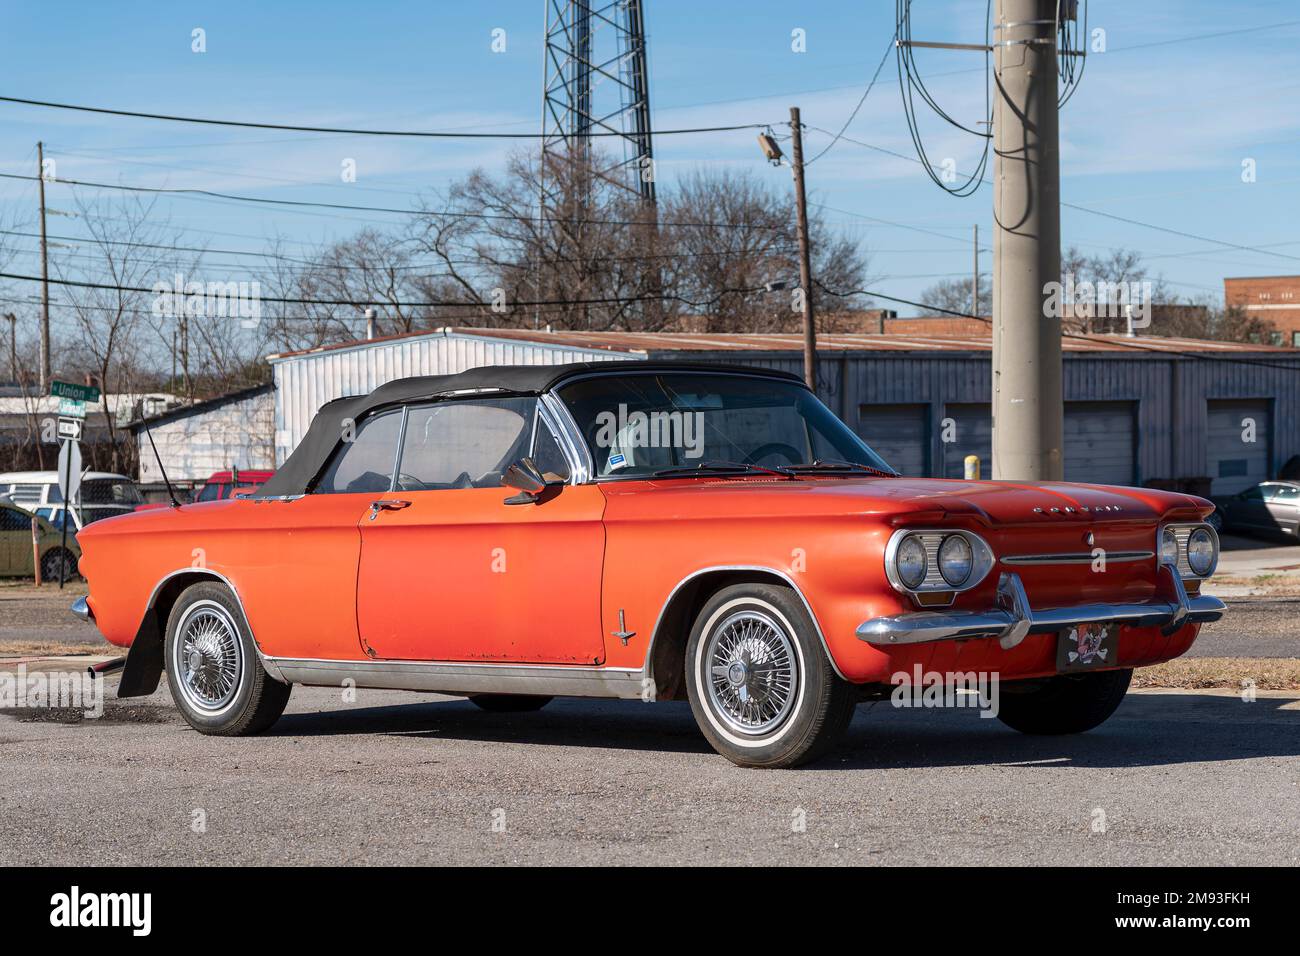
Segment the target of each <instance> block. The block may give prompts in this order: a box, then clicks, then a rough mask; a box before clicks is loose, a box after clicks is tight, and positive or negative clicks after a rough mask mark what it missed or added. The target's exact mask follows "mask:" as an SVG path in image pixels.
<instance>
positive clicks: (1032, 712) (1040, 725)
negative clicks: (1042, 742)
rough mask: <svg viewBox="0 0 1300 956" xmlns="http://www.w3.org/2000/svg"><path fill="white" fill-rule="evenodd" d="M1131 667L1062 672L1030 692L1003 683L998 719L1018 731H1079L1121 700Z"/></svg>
mask: <svg viewBox="0 0 1300 956" xmlns="http://www.w3.org/2000/svg"><path fill="white" fill-rule="evenodd" d="M1132 677H1133V671H1132V670H1122V671H1098V672H1097V673H1095V674H1063V675H1061V676H1059V677H1053V678H1051V679H1050V680H1047V681H1044V682H1043V683H1042V684H1041V686H1038V687H1037V688H1036V689H1034V690H1031V691H1025V692H1019V691H1016V689H1015V688H1014V687H1008V686H1005V685H1004V686H1003V688H1002V693H1001V695H1000V696H1001V700H1000V701H999V705H998V719H999V720H1001V721H1002V722H1003V723H1004V724H1006V725H1007V726H1008V727H1012V728H1014V729H1015V730H1018V731H1020V732H1021V733H1022V734H1081V733H1083V732H1084V731H1085V730H1092V728H1094V727H1096V726H1098V725H1100V724H1102V723H1104V722H1105V721H1106V719H1107V718H1108V717H1110V715H1111V714H1113V713H1115V711H1116V709H1117V708H1118V707H1119V705H1120V704H1121V703H1123V701H1124V695H1125V694H1126V693H1127V692H1128V684H1129V681H1130V680H1131V679H1132Z"/></svg>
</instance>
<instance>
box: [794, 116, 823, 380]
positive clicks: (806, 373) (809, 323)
mask: <svg viewBox="0 0 1300 956" xmlns="http://www.w3.org/2000/svg"><path fill="white" fill-rule="evenodd" d="M790 133H791V137H792V139H791V143H790V172H791V173H792V174H793V175H794V201H795V206H796V211H797V214H798V222H799V288H800V289H801V290H803V378H804V381H805V382H807V383H808V387H809V388H810V389H812V390H813V391H814V392H816V391H817V326H816V324H815V317H814V315H813V289H812V282H813V280H812V257H811V255H810V254H809V251H808V194H807V193H806V192H805V191H804V182H803V125H802V124H801V123H800V122H799V107H797V106H792V107H790Z"/></svg>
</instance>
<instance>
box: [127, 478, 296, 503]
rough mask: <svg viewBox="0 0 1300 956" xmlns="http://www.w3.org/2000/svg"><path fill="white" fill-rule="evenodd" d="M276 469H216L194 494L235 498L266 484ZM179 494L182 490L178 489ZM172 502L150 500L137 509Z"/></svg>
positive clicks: (207, 498)
mask: <svg viewBox="0 0 1300 956" xmlns="http://www.w3.org/2000/svg"><path fill="white" fill-rule="evenodd" d="M273 474H275V472H274V471H254V470H251V469H250V470H246V471H245V470H232V471H214V472H213V473H212V474H211V476H210V477H209V478H208V480H207V481H205V482H204V483H203V485H202V487H200V488H199V491H198V493H197V494H196V495H195V496H194V499H193V500H194V501H196V502H198V501H224V500H225V499H227V498H233V497H234V496H235V495H245V494H252V493H253V492H255V491H256V490H257V489H258V488H261V487H262V485H264V484H265V483H266V481H267V479H268V478H270V477H271V476H272V475H273ZM178 494H180V492H179V491H178ZM169 504H171V502H169V501H150V502H146V503H145V504H142V505H136V506H135V510H136V511H152V510H154V509H156V508H166V507H167V506H168V505H169Z"/></svg>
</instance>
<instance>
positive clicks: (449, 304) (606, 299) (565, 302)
mask: <svg viewBox="0 0 1300 956" xmlns="http://www.w3.org/2000/svg"><path fill="white" fill-rule="evenodd" d="M0 279H14V280H17V281H20V282H40V281H41V278H40V276H28V275H20V274H18V273H12V272H0ZM49 281H50V284H51V285H61V286H71V287H73V288H79V289H99V290H103V291H106V292H136V293H142V294H148V295H158V294H159V290H157V289H155V288H144V287H142V286H128V285H118V284H114V283H102V282H83V281H80V280H76V279H54V278H52V279H50V280H49ZM171 291H172V292H173V293H174V294H176V295H184V294H185V293H184V290H183V289H178V290H171ZM766 291H767V288H766V287H765V286H756V287H753V288H737V289H723V290H721V291H720V292H718V293H717V294H716V295H714V296H712V297H711V298H708V299H705V300H703V301H696V300H693V299H688V298H686V297H685V296H682V295H677V294H676V293H663V294H659V295H637V296H602V297H599V298H594V299H540V300H536V301H531V302H511V303H509V304H510V307H511V308H531V307H533V306H547V305H553V306H561V307H568V306H575V305H630V304H632V303H635V302H670V301H673V302H681V303H683V304H684V305H689V306H691V307H692V308H697V309H698V308H704V307H705V306H709V305H714V304H716V303H717V302H718V301H720V300H721V299H722V298H724V297H725V296H728V295H752V294H754V293H757V292H766ZM257 300H258V301H259V302H270V303H274V304H276V305H330V306H347V307H350V308H356V307H358V306H380V307H383V308H393V309H402V308H406V309H420V308H439V309H441V308H462V309H483V308H489V307H490V305H491V304H490V303H487V302H465V301H463V300H456V299H433V300H429V301H425V302H393V301H391V300H384V299H360V298H357V299H309V298H292V297H287V296H263V295H259V296H258V297H257Z"/></svg>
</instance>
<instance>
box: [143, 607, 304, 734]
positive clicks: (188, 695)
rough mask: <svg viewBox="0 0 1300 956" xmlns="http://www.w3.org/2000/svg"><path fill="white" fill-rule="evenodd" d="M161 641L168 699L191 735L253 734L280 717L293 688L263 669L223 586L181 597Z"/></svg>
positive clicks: (242, 621) (242, 619)
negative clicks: (194, 733)
mask: <svg viewBox="0 0 1300 956" xmlns="http://www.w3.org/2000/svg"><path fill="white" fill-rule="evenodd" d="M164 641H165V643H164V645H163V647H164V653H165V660H166V666H167V684H168V686H169V687H170V689H171V694H172V699H173V700H174V701H175V702H176V707H177V708H178V709H179V710H180V712H181V715H182V716H183V717H184V718H185V720H186V722H187V723H189V725H190V726H191V727H193V728H194V729H195V730H197V731H199V732H200V733H204V734H212V735H214V736H221V737H242V736H245V735H249V734H258V733H261V732H262V731H264V730H266V729H267V728H269V727H270V726H271V725H272V724H274V723H275V722H276V721H277V720H278V719H279V717H280V715H281V714H282V713H284V707H285V705H286V704H287V703H288V702H289V692H290V690H291V689H292V687H291V685H289V684H282V683H280V682H279V681H277V680H275V679H274V678H272V677H271V675H270V674H268V673H267V672H266V669H265V668H264V667H262V661H261V658H259V657H258V654H257V646H256V645H255V644H254V643H253V635H252V633H251V632H250V631H249V629H248V622H247V621H245V620H244V613H243V611H242V610H241V609H240V606H239V602H238V601H237V600H236V599H235V596H234V594H233V593H232V592H231V590H230V588H228V587H226V586H225V585H224V584H218V583H216V582H206V581H205V582H203V583H201V584H193V585H191V586H190V587H188V588H186V589H185V590H184V591H183V592H181V596H180V597H179V598H178V599H177V600H176V604H175V605H174V606H173V607H172V610H171V614H170V615H168V618H167V634H166V637H165V638H164Z"/></svg>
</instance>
